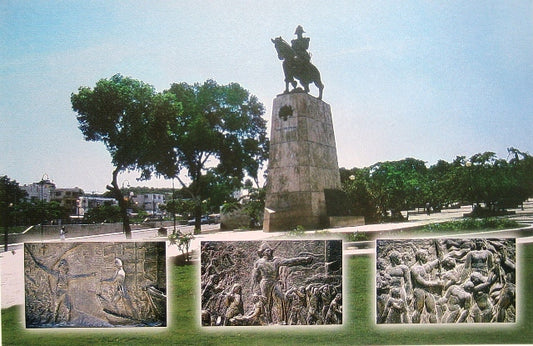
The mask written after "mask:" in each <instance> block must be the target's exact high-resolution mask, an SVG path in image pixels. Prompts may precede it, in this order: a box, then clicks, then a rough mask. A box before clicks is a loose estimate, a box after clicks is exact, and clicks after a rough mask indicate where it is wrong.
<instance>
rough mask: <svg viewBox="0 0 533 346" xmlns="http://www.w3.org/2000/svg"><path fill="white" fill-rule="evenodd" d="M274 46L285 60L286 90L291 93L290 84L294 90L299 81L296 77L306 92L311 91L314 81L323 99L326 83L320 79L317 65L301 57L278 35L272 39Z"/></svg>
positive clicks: (281, 58) (279, 55) (319, 97)
mask: <svg viewBox="0 0 533 346" xmlns="http://www.w3.org/2000/svg"><path fill="white" fill-rule="evenodd" d="M271 41H272V43H274V47H275V48H276V51H277V52H278V58H279V59H280V60H283V72H284V73H285V91H284V93H285V94H287V93H289V84H291V85H292V88H293V91H294V90H295V89H296V85H297V82H296V81H295V80H294V79H295V78H296V79H297V80H299V81H300V84H301V85H302V86H303V88H304V90H305V92H306V93H308V92H309V84H310V83H314V84H315V85H316V87H317V88H318V99H319V100H321V99H322V90H323V89H324V84H322V81H321V80H320V72H318V69H317V68H316V66H315V65H313V64H312V63H310V62H309V61H305V60H302V59H299V58H298V57H297V55H296V52H295V51H294V49H293V48H292V47H291V45H290V44H288V43H287V42H286V41H285V40H284V39H283V38H281V36H280V37H276V38H275V39H271Z"/></svg>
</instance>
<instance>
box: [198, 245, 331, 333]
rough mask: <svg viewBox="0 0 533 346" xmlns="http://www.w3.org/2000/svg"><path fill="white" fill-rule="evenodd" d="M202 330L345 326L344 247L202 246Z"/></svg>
mask: <svg viewBox="0 0 533 346" xmlns="http://www.w3.org/2000/svg"><path fill="white" fill-rule="evenodd" d="M201 306H202V325H203V326H268V325H319V324H341V323H342V241H340V240H308V241H269V242H259V241H241V242H239V241H235V242H232V241H228V242H222V241H208V242H202V243H201Z"/></svg>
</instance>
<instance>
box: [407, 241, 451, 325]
mask: <svg viewBox="0 0 533 346" xmlns="http://www.w3.org/2000/svg"><path fill="white" fill-rule="evenodd" d="M427 256H428V254H427V251H425V250H418V251H417V252H416V255H415V259H416V263H415V264H413V266H412V267H411V279H412V284H413V299H414V313H413V317H412V322H413V323H420V318H421V315H422V313H423V311H424V307H425V309H426V311H427V312H428V315H429V322H430V323H437V311H436V306H435V298H434V296H433V292H436V291H442V287H443V285H444V284H443V282H442V281H440V280H431V278H430V277H429V273H430V272H431V270H432V269H433V268H435V267H436V266H437V265H438V263H439V260H438V259H435V260H433V261H431V262H428V260H427Z"/></svg>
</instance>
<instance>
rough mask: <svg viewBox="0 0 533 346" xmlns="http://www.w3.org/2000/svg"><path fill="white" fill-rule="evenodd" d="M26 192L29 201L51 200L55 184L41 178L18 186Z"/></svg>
mask: <svg viewBox="0 0 533 346" xmlns="http://www.w3.org/2000/svg"><path fill="white" fill-rule="evenodd" d="M20 188H21V189H23V190H24V191H26V193H27V194H28V197H27V199H28V200H30V201H40V202H50V201H51V200H52V194H53V191H54V190H55V189H56V184H54V183H53V182H51V181H50V180H48V179H43V180H41V181H40V182H38V183H33V184H29V185H26V184H24V185H23V186H21V187H20Z"/></svg>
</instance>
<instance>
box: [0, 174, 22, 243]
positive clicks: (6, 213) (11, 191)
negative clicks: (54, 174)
mask: <svg viewBox="0 0 533 346" xmlns="http://www.w3.org/2000/svg"><path fill="white" fill-rule="evenodd" d="M26 195H27V193H26V191H24V190H22V189H21V188H20V187H19V184H18V183H17V182H16V181H14V180H11V179H9V178H8V177H7V176H6V175H3V176H0V215H1V216H2V226H3V227H4V251H7V242H8V234H9V226H10V225H11V222H12V216H13V211H14V210H15V208H16V205H17V204H19V203H21V202H22V201H23V200H24V198H25V197H26Z"/></svg>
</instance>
